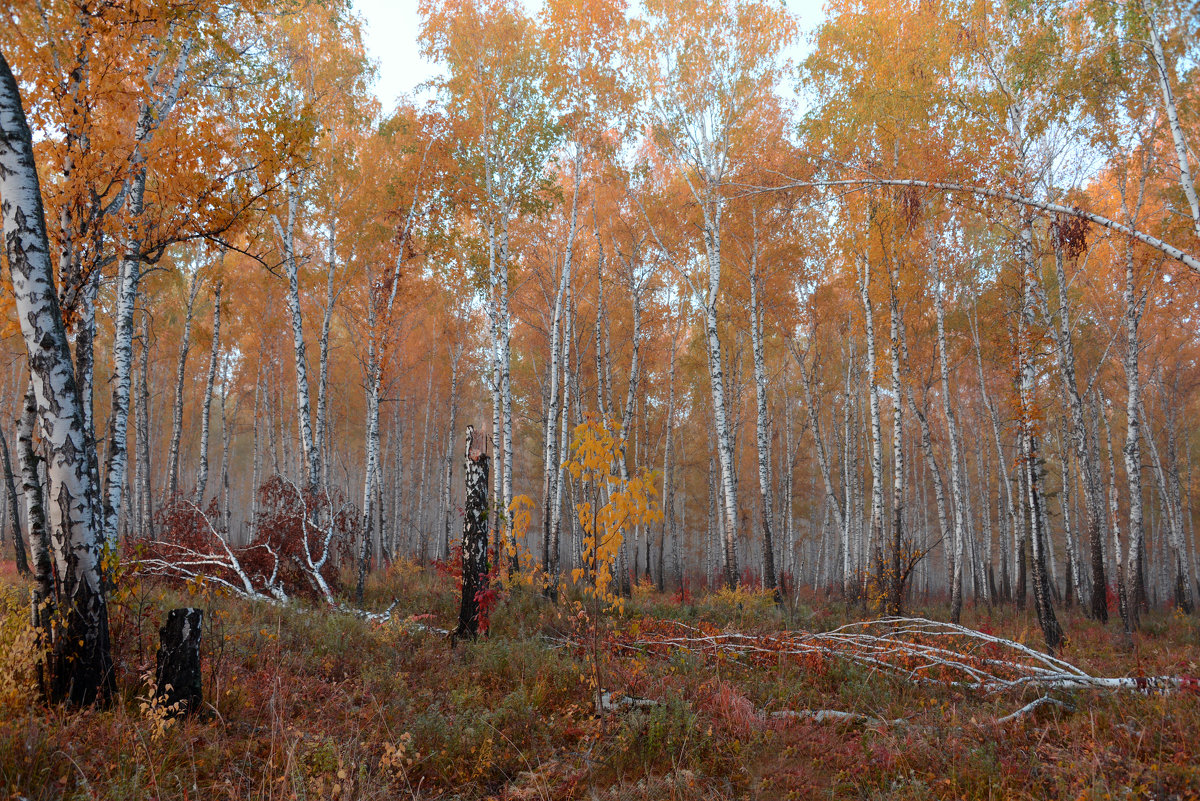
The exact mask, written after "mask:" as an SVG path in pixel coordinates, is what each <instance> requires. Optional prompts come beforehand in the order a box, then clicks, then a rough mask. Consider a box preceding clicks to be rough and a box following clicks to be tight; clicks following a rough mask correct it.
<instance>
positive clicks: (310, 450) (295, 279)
mask: <svg viewBox="0 0 1200 801" xmlns="http://www.w3.org/2000/svg"><path fill="white" fill-rule="evenodd" d="M284 188H285V192H286V198H285V203H286V208H285V211H284V215H283V217H282V218H281V217H280V215H279V214H278V213H276V214H274V215H272V216H271V222H272V223H273V225H274V227H275V236H276V237H277V238H278V240H279V244H280V247H281V248H282V250H283V268H284V272H285V274H286V276H287V282H288V286H287V293H286V294H287V305H288V316H289V317H290V318H291V326H292V352H293V356H294V358H295V368H296V418H297V426H298V430H299V434H300V450H301V454H300V456H301V458H302V460H303V467H304V477H305V481H306V482H307V485H308V488H309V489H310V490H315V489H316V488H317V486H318V484H319V483H320V480H321V469H320V449H319V447H318V443H317V440H316V437H315V436H314V435H313V424H312V401H311V397H312V393H311V392H310V390H309V381H308V355H307V345H306V344H305V341H304V317H303V315H302V312H301V309H300V272H299V271H300V264H299V258H298V256H297V254H296V217H297V215H298V214H299V210H300V185H299V181H298V179H297V178H296V177H294V176H289V177H288V178H287V179H286V180H285V181H284Z"/></svg>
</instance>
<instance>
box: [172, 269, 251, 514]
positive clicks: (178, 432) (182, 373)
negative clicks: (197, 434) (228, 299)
mask: <svg viewBox="0 0 1200 801" xmlns="http://www.w3.org/2000/svg"><path fill="white" fill-rule="evenodd" d="M199 290H200V272H199V270H198V269H197V271H196V272H195V273H193V274H192V275H191V277H190V278H189V279H188V294H187V306H186V307H185V310H184V315H183V335H182V338H181V340H180V344H179V366H178V367H177V368H176V370H175V402H174V404H172V407H171V410H172V411H171V450H170V453H169V455H168V456H167V502H168V503H173V502H174V501H175V499H176V496H177V495H178V494H179V442H180V439H181V438H182V436H183V390H184V381H185V379H186V376H187V358H188V351H189V350H190V349H191V345H192V310H193V309H194V308H195V305H196V295H197V293H198V292H199ZM256 397H257V395H256ZM256 483H257V482H256Z"/></svg>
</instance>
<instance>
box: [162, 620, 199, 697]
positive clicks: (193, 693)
mask: <svg viewBox="0 0 1200 801" xmlns="http://www.w3.org/2000/svg"><path fill="white" fill-rule="evenodd" d="M203 620H204V610H203V609H196V608H194V607H185V608H183V609H172V610H171V611H170V612H168V613H167V622H166V624H165V625H164V626H163V627H162V628H161V629H159V630H158V637H159V647H158V669H157V670H156V671H155V674H154V686H155V694H156V696H157V698H158V700H159V703H160V704H162V705H163V706H164V707H165V708H166V709H168V710H169V713H170V715H171V716H172V717H182V716H186V715H190V714H192V713H193V712H197V711H198V710H199V709H200V705H201V704H202V703H203V701H204V693H203V685H202V680H201V675H200V631H201V624H202V623H203Z"/></svg>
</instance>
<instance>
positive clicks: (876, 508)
mask: <svg viewBox="0 0 1200 801" xmlns="http://www.w3.org/2000/svg"><path fill="white" fill-rule="evenodd" d="M859 258H860V259H861V261H862V266H861V267H860V269H859V284H858V292H859V298H860V299H861V300H862V305H863V320H864V322H865V325H866V337H867V401H868V403H869V406H870V411H871V525H870V528H869V542H868V543H867V546H866V551H867V553H866V554H864V556H865V557H866V558H870V551H871V550H872V548H874V549H875V551H876V552H877V553H878V554H879V555H880V556H879V557H877V558H875V560H874V561H875V568H876V571H877V573H878V574H879V575H880V577H881V578H882V569H883V564H882V558H881V557H882V550H881V549H882V547H883V432H882V427H881V424H880V419H879V417H880V416H879V381H878V378H877V376H876V369H875V368H876V365H875V309H874V306H873V305H872V303H871V262H870V259H869V258H867V257H866V256H860V257H859ZM867 572H868V573H869V572H870V571H867ZM866 578H867V577H866V575H864V576H863V581H864V586H865V582H866Z"/></svg>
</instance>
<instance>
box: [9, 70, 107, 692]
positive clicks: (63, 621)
mask: <svg viewBox="0 0 1200 801" xmlns="http://www.w3.org/2000/svg"><path fill="white" fill-rule="evenodd" d="M0 198H2V199H0V222H2V224H3V231H4V245H5V253H6V256H7V259H8V265H9V270H10V277H11V280H12V289H13V300H14V303H15V305H16V311H17V317H18V319H19V320H20V322H21V333H22V336H23V338H24V342H25V348H26V352H27V354H28V357H29V371H30V383H31V390H32V392H31V393H30V395H31V399H32V401H33V404H34V406H35V410H36V416H37V420H38V422H39V423H40V426H41V431H42V435H43V441H44V443H45V447H46V450H47V463H46V468H47V469H46V473H47V478H48V483H47V487H48V490H49V492H48V497H49V500H50V504H49V508H48V513H49V514H48V527H47V528H48V531H49V534H50V536H51V539H52V551H53V553H52V556H53V559H54V590H55V592H54V593H53V597H54V600H55V602H56V607H57V609H58V613H59V615H60V616H61V617H60V622H59V623H58V626H59V628H58V630H57V634H56V636H55V637H54V638H53V652H52V656H51V659H50V660H49V673H50V682H49V688H50V693H49V695H50V697H51V698H52V699H55V700H69V701H71V702H74V703H78V704H88V703H92V702H94V701H95V700H97V699H103V698H107V697H108V696H109V695H110V693H111V691H112V689H113V670H112V656H111V651H110V647H109V635H108V606H107V603H106V598H105V587H104V581H103V579H102V576H101V566H100V563H101V551H102V543H103V538H102V536H101V534H100V532H99V531H97V529H96V527H95V517H94V510H93V504H95V503H97V502H98V501H99V498H98V497H97V493H96V487H95V486H94V485H93V483H92V476H91V470H90V465H89V460H88V457H87V453H86V450H87V446H88V438H87V432H86V430H85V427H84V418H83V408H82V402H81V400H80V396H79V387H78V385H77V383H76V376H75V365H74V363H73V361H72V359H71V350H70V346H69V345H68V343H67V336H66V331H65V329H64V327H63V321H62V315H61V313H60V311H59V306H58V297H57V293H56V290H55V283H54V269H53V265H52V264H51V258H50V244H49V240H48V239H47V236H46V221H45V214H44V211H43V207H42V195H41V188H40V185H39V181H38V174H37V166H36V164H35V162H34V156H33V137H32V134H31V132H30V128H29V125H28V123H27V122H26V118H25V111H24V108H23V107H22V105H21V97H20V92H19V89H18V84H17V79H16V78H15V77H14V75H13V73H12V71H11V69H10V68H9V65H8V61H7V60H6V59H5V58H4V56H3V54H2V53H0ZM31 423H32V421H31ZM30 427H32V425H30ZM31 539H32V537H31ZM35 556H36V554H35ZM39 571H40V566H39ZM39 578H40V577H39ZM49 597H51V596H50V595H49V594H48V595H47V599H48V598H49Z"/></svg>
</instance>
